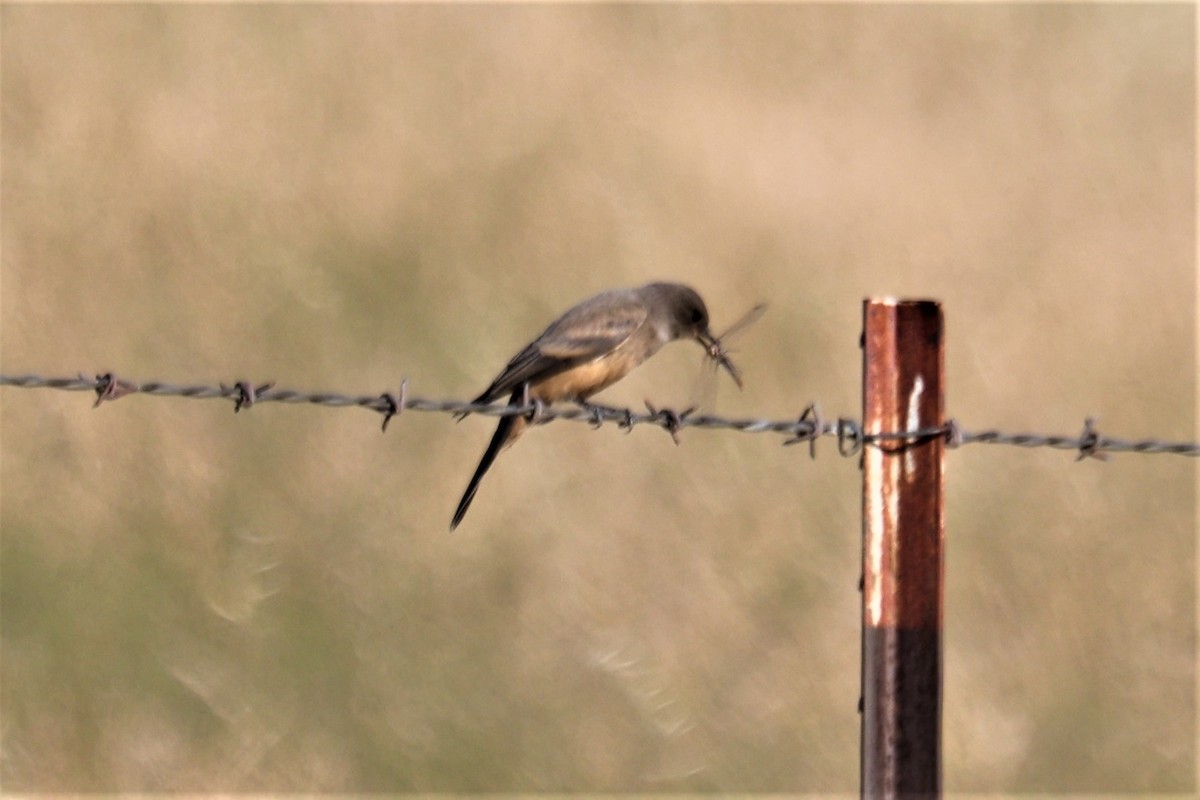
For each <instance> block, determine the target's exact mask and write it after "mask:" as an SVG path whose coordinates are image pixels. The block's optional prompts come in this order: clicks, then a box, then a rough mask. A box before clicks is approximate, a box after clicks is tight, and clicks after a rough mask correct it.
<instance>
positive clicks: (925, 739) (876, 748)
mask: <svg viewBox="0 0 1200 800" xmlns="http://www.w3.org/2000/svg"><path fill="white" fill-rule="evenodd" d="M862 344H863V433H864V434H866V435H870V434H877V433H885V432H895V431H911V430H928V429H931V428H937V427H939V426H941V425H942V424H943V422H944V419H943V416H944V413H945V403H944V400H943V363H944V362H943V332H942V310H941V306H940V305H939V304H938V303H935V302H932V301H925V300H912V301H909V300H894V299H868V300H866V301H864V303H863V341H862ZM943 450H944V439H943V437H940V436H926V437H924V438H922V439H907V440H906V439H893V440H883V441H878V442H875V443H873V444H871V445H869V446H867V447H865V448H864V449H863V585H862V589H863V598H862V599H863V632H862V648H863V650H862V659H863V662H862V693H863V694H862V774H861V781H862V784H861V792H862V796H863V797H864V798H893V797H918V796H923V797H938V796H940V794H941V787H942V757H941V738H942V737H941V722H942V720H941V716H942V597H943V590H942V545H943V538H944V535H945V529H944V511H943V491H942V454H943Z"/></svg>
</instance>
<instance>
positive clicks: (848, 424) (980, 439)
mask: <svg viewBox="0 0 1200 800" xmlns="http://www.w3.org/2000/svg"><path fill="white" fill-rule="evenodd" d="M0 386H13V387H17V388H22V389H57V390H60V391H68V392H84V391H87V392H93V393H95V395H96V401H95V403H94V405H93V407H95V406H99V405H100V404H101V403H104V402H110V401H113V400H117V399H120V398H121V397H125V396H127V395H131V394H146V395H151V396H154V397H185V398H192V399H214V398H216V399H225V400H231V401H233V403H234V411H235V412H236V411H241V410H242V409H244V408H250V407H251V406H254V405H257V404H259V403H309V404H313V405H319V406H327V407H331V408H345V407H351V406H357V407H360V408H365V409H369V410H372V411H375V412H377V413H380V414H382V415H383V429H384V430H385V431H386V430H387V426H388V423H389V422H390V421H391V420H392V419H393V418H395V417H397V416H399V415H400V414H402V413H403V412H405V411H424V412H435V413H450V414H456V415H466V414H480V415H484V416H489V417H505V416H517V415H522V416H530V417H531V418H532V421H533V422H535V423H538V422H549V421H551V420H555V419H565V420H571V421H574V422H586V423H589V424H591V425H593V426H595V427H600V426H602V425H603V424H604V423H606V422H612V423H616V424H617V426H618V427H620V428H622V429H624V430H626V431H629V430H631V429H632V428H633V427H634V426H637V425H653V426H657V427H660V428H663V429H664V430H666V431H667V432H668V433H669V434H670V435H671V437H672V438H673V439H675V441H676V443H678V438H677V437H678V433H679V431H681V430H682V429H684V428H713V429H717V430H733V431H740V432H742V433H776V434H785V435H787V436H788V437H789V438H788V439H787V440H786V441H784V442H783V444H784V445H794V444H800V443H802V442H808V443H809V445H810V453H811V454H812V455H814V456H815V444H816V440H817V439H818V438H820V437H836V438H837V440H838V452H839V453H840V454H841V455H844V456H851V455H855V454H857V453H858V452H860V451H861V450H862V448H863V446H864V445H875V446H887V445H889V444H893V443H899V444H901V445H903V444H905V443H910V444H911V443H914V442H920V441H925V440H929V439H934V438H944V439H945V440H946V443H947V445H948V446H950V447H960V446H963V445H968V444H994V445H1009V446H1013V447H1026V448H1033V447H1048V448H1052V449H1056V450H1073V451H1075V452H1076V453H1078V457H1079V458H1080V459H1083V458H1088V457H1091V458H1099V459H1103V458H1104V457H1105V455H1106V454H1108V453H1144V454H1172V455H1182V456H1191V457H1196V456H1200V444H1197V443H1195V442H1172V441H1164V440H1160V439H1141V440H1126V439H1115V438H1111V437H1108V436H1104V435H1101V434H1100V432H1099V431H1098V430H1097V428H1096V423H1095V420H1094V419H1088V420H1086V421H1085V422H1084V427H1083V432H1082V433H1081V434H1080V435H1078V436H1068V435H1045V434H1037V433H1008V432H1004V431H999V430H980V431H966V430H963V429H961V428H960V427H959V425H958V423H957V422H955V421H954V420H949V421H948V422H947V423H946V424H945V425H943V426H940V427H935V428H923V429H919V430H911V431H887V432H881V433H866V432H864V431H863V428H862V424H861V423H860V422H858V421H856V420H853V419H848V418H845V417H841V418H838V419H837V420H833V421H830V420H826V419H824V418H823V417H822V416H821V413H820V410H819V408H818V407H817V406H816V405H815V404H813V405H810V406H809V407H808V408H806V409H805V410H804V411H803V412H802V413H801V414H800V415H799V416H798V417H797V418H795V419H784V420H773V419H765V418H757V419H731V418H728V417H722V416H718V415H714V414H695V413H694V409H687V410H685V411H676V410H674V409H670V408H656V407H655V406H653V405H651V404H650V403H649V402H647V403H646V410H645V412H641V411H634V410H632V409H628V408H610V407H607V406H595V405H589V406H587V407H580V406H545V405H543V404H542V403H541V402H539V401H536V400H535V401H532V402H524V403H521V404H517V405H489V404H482V403H471V402H464V401H462V400H430V399H427V398H422V397H413V396H411V395H409V394H408V383H407V381H401V383H400V390H399V392H397V393H394V394H393V393H391V392H385V393H383V394H375V395H350V394H343V393H340V392H302V391H296V390H292V389H276V388H275V387H274V384H273V383H263V384H258V385H255V384H253V383H251V382H248V381H238V382H235V383H233V384H229V385H226V384H223V383H222V384H219V385H217V386H212V385H179V384H173V383H166V382H162V381H150V382H146V383H136V382H132V381H126V380H123V379H120V378H118V377H117V376H116V375H114V374H113V373H111V372H110V373H105V374H103V375H97V376H95V377H94V378H89V377H87V376H85V375H82V374H81V375H78V376H75V377H43V376H41V375H0Z"/></svg>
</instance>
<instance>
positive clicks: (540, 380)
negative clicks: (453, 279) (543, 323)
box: [450, 283, 742, 531]
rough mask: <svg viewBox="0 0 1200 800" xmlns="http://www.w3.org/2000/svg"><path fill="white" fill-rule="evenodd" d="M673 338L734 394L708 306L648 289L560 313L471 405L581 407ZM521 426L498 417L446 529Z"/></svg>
mask: <svg viewBox="0 0 1200 800" xmlns="http://www.w3.org/2000/svg"><path fill="white" fill-rule="evenodd" d="M676 339H694V340H695V341H697V342H699V343H700V344H701V345H702V346H703V347H704V349H705V351H706V352H707V353H708V356H709V357H710V358H712V359H714V360H715V361H716V362H717V363H719V364H720V365H721V366H723V367H725V369H726V370H727V371H728V372H729V374H730V375H731V376H732V377H733V380H734V382H736V383H737V385H738V387H739V388H741V385H742V382H741V378H740V377H739V375H738V372H737V370H736V369H735V368H734V366H733V363H732V362H731V361H729V359H728V357H727V356H726V354H725V352H724V351H723V350H722V349H721V343H720V341H719V340H718V339H717V337H715V336H713V334H712V331H710V330H709V321H708V307H707V306H705V304H704V300H702V299H701V298H700V295H699V294H697V293H696V291H695V290H694V289H692V288H691V287H689V286H685V285H683V284H680V283H650V284H647V285H645V286H640V287H636V288H626V289H612V290H609V291H606V292H601V293H600V294H598V295H595V296H594V297H590V298H588V299H587V300H584V301H582V302H580V303H578V304H577V305H575V306H572V307H571V308H569V309H567V311H565V312H563V314H562V316H560V317H559V318H558V319H556V320H554V322H552V323H550V325H549V326H548V327H547V328H546V330H544V331H542V333H541V335H539V336H538V337H537V338H536V339H534V340H533V341H532V342H530V343H529V344H527V345H526V346H525V347H524V348H522V349H521V351H520V352H518V353H517V354H516V355H515V356H513V357H512V359H511V360H510V361H509V362H508V364H507V365H506V366H505V367H504V369H503V370H501V371H500V374H499V375H497V376H496V379H495V380H493V381H492V383H491V385H489V386H488V387H487V388H486V389H484V390H483V391H482V392H481V393H480V394H479V396H478V397H476V398H475V399H474V400H473V401H472V403H476V404H483V403H491V402H492V401H494V400H496V399H498V398H501V397H504V396H505V395H508V404H509V405H510V406H513V405H524V404H526V400H528V401H532V402H540V403H544V404H546V405H549V404H550V403H554V402H556V401H559V400H569V401H573V402H575V403H578V404H579V405H581V406H583V407H585V408H586V407H589V405H588V403H587V400H588V398H589V397H591V396H592V395H594V394H596V393H597V392H599V391H601V390H602V389H605V388H607V387H609V386H611V385H612V384H614V383H616V382H617V381H619V380H620V379H621V378H624V377H625V376H626V375H628V374H629V372H630V371H631V370H633V368H634V367H636V366H638V365H639V364H641V363H642V362H643V361H645V360H646V359H648V358H650V356H652V355H654V354H655V353H657V352H658V351H659V349H660V348H661V347H662V346H663V345H665V344H667V343H668V342H672V341H675V340H676ZM528 425H529V420H528V419H527V418H526V417H525V416H523V415H509V416H504V417H501V418H500V423H499V424H498V425H497V426H496V432H495V434H493V436H492V439H491V442H489V443H488V446H487V449H486V450H485V451H484V453H483V457H482V458H481V459H480V461H479V466H478V467H476V468H475V473H474V474H473V475H472V476H471V480H470V482H469V483H468V484H467V488H466V491H464V492H463V495H462V499H461V500H459V501H458V507H457V508H456V509H455V511H454V516H453V517H452V518H451V520H450V530H452V531H453V530H454V529H455V528H457V527H458V525H459V523H461V522H462V520H463V517H464V516H465V515H466V513H467V509H468V508H470V506H471V501H472V500H474V499H475V492H476V491H478V489H479V483H480V481H482V480H483V476H484V475H485V474H486V473H487V471H488V469H489V468H490V467H491V466H492V463H493V462H494V461H495V460H496V456H498V455H499V454H500V453H501V451H503V450H504V449H506V448H507V447H510V446H511V445H512V443H513V442H515V441H516V440H517V437H519V436H520V435H521V434H522V433H523V432H524V430H525V428H526V427H527V426H528Z"/></svg>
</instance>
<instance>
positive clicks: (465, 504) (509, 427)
mask: <svg viewBox="0 0 1200 800" xmlns="http://www.w3.org/2000/svg"><path fill="white" fill-rule="evenodd" d="M518 420H520V421H521V422H524V419H522V418H521V417H517V416H509V417H501V418H500V424H499V425H497V426H496V433H495V434H494V435H493V436H492V441H491V442H489V443H488V446H487V450H484V451H483V458H481V459H479V466H478V467H476V468H475V474H474V475H472V476H471V482H470V483H468V484H467V490H466V491H465V492H463V496H462V500H459V501H458V508H456V509H455V510H454V518H453V519H451V520H450V530H454V529H455V528H457V527H458V523H460V522H462V519H463V517H465V516H466V514H467V509H468V508H470V507H471V501H472V500H474V499H475V492H476V490H478V489H479V482H480V481H481V480H483V476H484V474H485V473H486V472H487V471H488V468H489V467H491V466H492V462H493V461H495V460H496V456H498V455H500V451H501V450H503V449H504V446H505V445H506V444H508V443H509V442H510V441H511V440H512V439H515V438H516V436H517V435H519V434H520V430H519V429H518V430H515V431H514V426H515V425H516V424H517V421H518Z"/></svg>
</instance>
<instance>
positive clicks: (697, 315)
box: [692, 308, 704, 325]
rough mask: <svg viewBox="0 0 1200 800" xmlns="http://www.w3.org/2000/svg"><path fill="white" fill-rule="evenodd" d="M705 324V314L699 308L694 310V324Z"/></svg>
mask: <svg viewBox="0 0 1200 800" xmlns="http://www.w3.org/2000/svg"><path fill="white" fill-rule="evenodd" d="M702 322H704V312H703V311H701V310H700V309H698V308H693V309H692V324H693V325H699V324H700V323H702Z"/></svg>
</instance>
